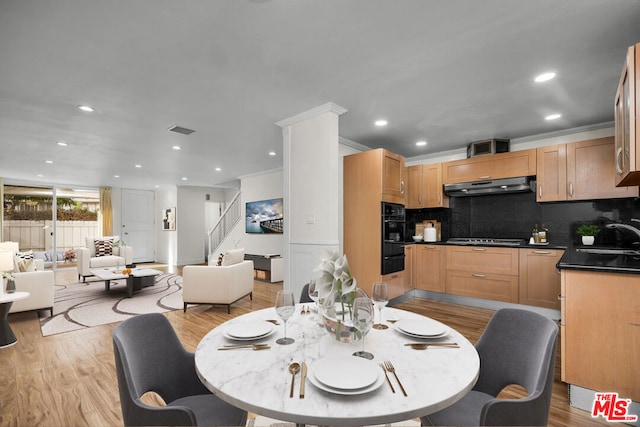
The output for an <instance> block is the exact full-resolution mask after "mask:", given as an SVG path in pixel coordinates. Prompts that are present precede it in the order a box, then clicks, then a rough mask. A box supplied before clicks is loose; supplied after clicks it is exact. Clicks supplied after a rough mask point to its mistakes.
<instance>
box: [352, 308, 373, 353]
mask: <svg viewBox="0 0 640 427" xmlns="http://www.w3.org/2000/svg"><path fill="white" fill-rule="evenodd" d="M353 314H354V319H353V320H354V326H355V328H356V329H357V330H358V331H360V333H361V334H362V350H361V351H356V352H355V353H353V355H354V356H358V357H364V358H365V359H369V360H371V359H373V354H371V353H369V352H368V351H364V336H365V335H367V333H368V332H369V330H370V329H371V326H373V316H374V314H373V304H371V299H369V298H364V297H360V298H356V299H355V300H354V302H353Z"/></svg>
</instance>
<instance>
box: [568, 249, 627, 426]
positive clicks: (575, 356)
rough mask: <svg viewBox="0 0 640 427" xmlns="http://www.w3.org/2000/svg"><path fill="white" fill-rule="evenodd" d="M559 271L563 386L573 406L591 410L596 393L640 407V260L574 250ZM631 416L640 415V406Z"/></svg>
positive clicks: (625, 256)
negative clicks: (617, 397) (608, 393)
mask: <svg viewBox="0 0 640 427" xmlns="http://www.w3.org/2000/svg"><path fill="white" fill-rule="evenodd" d="M596 249H597V248H596ZM596 252H597V251H596ZM557 267H558V268H559V269H560V270H561V297H560V298H561V321H560V323H561V325H560V334H561V355H562V362H561V363H562V380H563V381H564V382H566V383H568V384H569V385H570V392H569V396H570V403H571V405H572V406H576V407H579V408H582V409H585V410H591V408H592V405H593V400H594V398H595V392H616V393H619V396H620V398H624V399H632V400H633V401H634V402H639V401H640V381H638V378H640V363H638V361H639V360H640V256H638V255H636V256H633V255H613V254H598V253H589V252H584V248H583V247H571V248H568V249H567V250H566V251H565V254H564V256H563V257H562V258H561V259H560V261H559V262H558V264H557ZM629 412H630V413H632V414H640V404H637V403H634V404H633V408H632V409H631V410H630V411H629Z"/></svg>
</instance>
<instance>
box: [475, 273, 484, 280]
mask: <svg viewBox="0 0 640 427" xmlns="http://www.w3.org/2000/svg"><path fill="white" fill-rule="evenodd" d="M472 276H473V277H479V278H481V279H484V278H485V277H487V276H485V275H484V274H480V273H473V274H472Z"/></svg>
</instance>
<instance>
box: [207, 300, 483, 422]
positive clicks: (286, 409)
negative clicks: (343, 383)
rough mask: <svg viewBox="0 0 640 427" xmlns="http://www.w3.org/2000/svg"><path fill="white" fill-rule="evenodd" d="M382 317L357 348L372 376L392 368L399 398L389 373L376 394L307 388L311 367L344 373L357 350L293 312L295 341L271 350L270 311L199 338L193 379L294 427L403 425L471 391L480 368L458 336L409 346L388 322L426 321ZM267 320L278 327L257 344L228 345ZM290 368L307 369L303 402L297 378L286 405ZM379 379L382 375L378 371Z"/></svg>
mask: <svg viewBox="0 0 640 427" xmlns="http://www.w3.org/2000/svg"><path fill="white" fill-rule="evenodd" d="M383 313H384V319H389V320H391V321H385V322H384V323H386V324H387V325H388V326H389V328H388V329H384V330H378V329H373V328H372V329H371V330H370V331H369V333H368V334H367V335H366V337H365V341H364V348H365V350H366V351H368V352H370V353H372V354H373V355H374V359H373V360H372V361H371V363H375V365H376V368H378V365H379V364H380V363H383V362H385V361H389V362H391V363H392V364H393V366H394V367H395V374H396V375H397V376H398V379H399V380H400V382H401V384H402V386H403V387H404V390H405V391H406V396H405V395H404V394H403V393H402V390H401V388H400V387H399V384H398V381H397V379H396V377H395V376H394V375H393V374H392V373H387V375H388V378H389V379H388V380H387V379H386V378H385V379H384V382H383V383H382V384H381V385H380V386H378V387H375V389H374V390H372V391H369V392H367V393H361V394H360V393H351V394H350V393H343V392H342V390H335V391H326V388H324V387H322V386H321V385H322V384H321V383H319V382H318V381H317V379H316V380H315V381H311V379H310V377H311V376H312V375H314V373H313V372H314V364H315V363H316V362H318V365H317V366H318V367H319V366H320V365H321V364H324V365H326V363H325V362H326V361H327V360H335V361H336V363H340V360H342V361H343V362H348V363H347V364H346V365H345V366H348V365H350V364H351V361H350V360H347V359H348V358H352V357H355V356H352V353H354V352H355V351H358V350H361V348H362V342H361V341H358V342H353V343H344V342H338V341H336V340H335V339H334V338H333V337H331V336H329V333H328V332H327V331H326V330H325V329H324V327H322V326H321V325H320V322H319V318H318V315H317V314H316V313H314V312H311V313H308V314H302V313H301V305H300V304H298V305H297V306H296V311H295V314H294V315H293V317H291V318H290V319H289V321H288V322H287V336H288V337H291V338H293V339H295V342H294V343H293V344H289V345H279V344H276V343H275V341H276V339H277V338H280V337H282V336H283V335H284V326H283V324H282V323H283V322H282V321H281V320H279V318H278V316H277V314H276V312H275V309H274V308H266V309H263V310H258V311H255V312H252V313H248V314H245V315H242V316H239V317H236V318H234V319H231V320H229V321H227V322H225V323H223V324H221V325H220V326H218V327H216V328H214V329H213V330H211V331H210V332H209V333H207V335H206V336H205V337H204V338H203V339H202V340H201V341H200V343H199V344H198V347H197V349H196V352H195V366H196V371H197V374H198V376H199V378H200V380H201V381H202V382H203V383H204V384H205V386H206V387H207V388H208V389H209V390H211V392H212V393H213V394H215V395H216V396H218V397H220V398H221V399H223V400H224V401H226V402H228V403H230V404H232V405H234V406H236V407H238V408H242V409H244V410H246V411H248V412H252V413H255V414H258V415H262V416H265V417H269V418H273V419H276V420H281V421H287V422H292V423H296V424H313V425H343V426H348V425H373V424H388V423H394V422H400V421H405V420H411V419H414V418H417V417H421V416H424V415H428V414H430V413H433V412H436V411H439V410H441V409H443V408H446V407H447V406H449V405H451V404H453V403H454V402H456V401H457V400H459V399H460V398H462V396H464V395H465V394H466V393H467V392H468V391H469V390H471V388H472V387H473V386H474V384H475V383H476V380H477V378H478V373H479V369H480V360H479V357H478V353H477V352H476V350H475V347H474V346H473V345H472V344H471V343H470V342H469V341H468V340H467V339H466V338H465V337H464V336H463V335H461V334H460V333H459V332H457V331H456V330H454V329H453V328H450V327H448V326H446V325H442V324H440V325H442V327H443V328H444V330H445V334H446V335H445V336H442V337H440V338H437V339H429V340H426V339H417V338H415V337H412V336H408V335H407V334H405V333H403V332H402V331H401V329H399V328H398V327H397V324H394V323H392V321H393V320H398V321H399V320H404V319H423V320H424V319H428V318H425V317H424V316H421V315H418V314H415V313H412V312H408V311H404V310H398V309H394V308H390V307H387V308H385V309H384V311H383ZM268 320H278V323H279V325H277V326H273V331H272V332H271V333H269V335H267V336H265V337H263V338H261V339H258V340H254V341H244V340H235V339H231V338H233V335H231V334H229V333H228V332H229V331H231V330H232V329H231V328H234V329H233V330H236V329H237V328H238V325H241V324H242V323H243V322H245V324H252V325H255V324H259V321H268ZM432 322H436V321H435V320H432ZM405 323H406V321H405ZM437 323H438V324H439V322H437ZM414 342H427V343H432V342H455V343H457V344H458V347H457V348H451V347H435V346H434V347H428V348H427V349H425V350H416V349H413V348H412V347H409V346H405V344H407V343H414ZM234 344H268V345H269V346H270V347H269V348H268V349H266V350H253V349H252V348H243V349H236V350H228V351H224V350H220V348H221V347H224V346H228V345H234ZM362 360H363V361H364V360H365V359H362ZM292 362H298V363H300V364H302V363H303V362H304V363H305V364H306V365H307V367H308V376H307V379H306V381H305V393H304V398H301V397H300V393H299V391H300V385H301V373H300V372H298V373H297V374H296V375H295V383H294V394H293V397H290V391H291V381H292V375H291V373H290V372H289V365H290V364H291V363H292ZM380 373H381V374H382V373H383V369H382V368H381V367H380ZM347 376H348V375H347ZM314 379H315V378H314ZM347 381H348V380H347ZM380 382H382V380H380ZM318 385H320V387H318ZM392 387H393V389H394V391H395V392H392V389H391V388H392Z"/></svg>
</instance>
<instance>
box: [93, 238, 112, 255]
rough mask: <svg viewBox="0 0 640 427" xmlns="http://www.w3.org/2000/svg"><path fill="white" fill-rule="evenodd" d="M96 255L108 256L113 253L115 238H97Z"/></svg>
mask: <svg viewBox="0 0 640 427" xmlns="http://www.w3.org/2000/svg"><path fill="white" fill-rule="evenodd" d="M94 242H95V245H96V256H97V257H100V256H107V255H111V254H112V253H113V239H95V240H94Z"/></svg>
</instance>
